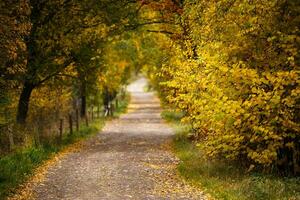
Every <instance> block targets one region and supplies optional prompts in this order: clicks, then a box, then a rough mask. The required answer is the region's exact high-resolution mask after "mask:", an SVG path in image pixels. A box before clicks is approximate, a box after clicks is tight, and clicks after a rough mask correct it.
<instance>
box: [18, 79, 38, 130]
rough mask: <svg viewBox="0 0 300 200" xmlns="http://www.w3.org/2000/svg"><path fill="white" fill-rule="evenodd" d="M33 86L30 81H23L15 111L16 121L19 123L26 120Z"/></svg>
mask: <svg viewBox="0 0 300 200" xmlns="http://www.w3.org/2000/svg"><path fill="white" fill-rule="evenodd" d="M34 87H35V86H34V85H33V84H32V83H29V82H28V81H25V83H24V86H23V89H22V92H21V95H20V98H19V104H18V111H17V123H19V124H24V123H25V122H26V118H27V114H28V107H29V101H30V96H31V93H32V90H33V89H34Z"/></svg>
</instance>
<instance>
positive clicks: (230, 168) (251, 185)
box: [162, 110, 300, 200]
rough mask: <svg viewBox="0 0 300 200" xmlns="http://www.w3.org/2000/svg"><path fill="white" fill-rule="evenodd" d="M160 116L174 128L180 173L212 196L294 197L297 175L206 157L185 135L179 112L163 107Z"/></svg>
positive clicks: (299, 190) (248, 199)
mask: <svg viewBox="0 0 300 200" xmlns="http://www.w3.org/2000/svg"><path fill="white" fill-rule="evenodd" d="M162 117H163V118H164V119H166V120H167V121H168V122H170V123H171V125H172V126H173V127H174V129H175V130H176V137H175V138H174V141H173V150H174V152H175V154H176V155H177V157H178V158H179V159H180V160H181V162H180V164H179V165H178V171H179V173H180V175H181V176H182V177H183V178H184V179H186V180H187V181H188V182H190V183H192V184H193V185H196V186H199V187H201V188H202V189H204V190H205V191H206V192H208V193H209V194H210V195H211V196H212V197H213V198H215V199H225V200H256V199H257V200H279V199H280V200H284V199H285V200H298V199H300V179H299V177H298V178H295V177H279V176H276V175H268V174H262V173H247V172H246V170H245V169H242V168H241V167H240V166H239V165H238V164H236V163H235V164H234V163H229V162H226V161H220V160H208V159H206V158H205V156H204V154H203V153H202V152H201V151H200V150H199V149H198V148H197V147H196V145H195V144H194V143H193V142H191V141H190V140H189V139H187V135H188V133H189V132H190V127H189V126H186V125H182V124H181V123H180V118H181V117H182V114H181V113H178V112H174V111H172V110H165V111H164V112H163V113H162Z"/></svg>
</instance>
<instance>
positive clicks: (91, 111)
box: [91, 106, 94, 121]
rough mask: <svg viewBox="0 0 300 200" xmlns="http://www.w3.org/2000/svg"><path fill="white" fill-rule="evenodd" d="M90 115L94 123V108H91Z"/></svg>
mask: <svg viewBox="0 0 300 200" xmlns="http://www.w3.org/2000/svg"><path fill="white" fill-rule="evenodd" d="M91 112H92V113H91V114H92V121H94V106H92V111H91Z"/></svg>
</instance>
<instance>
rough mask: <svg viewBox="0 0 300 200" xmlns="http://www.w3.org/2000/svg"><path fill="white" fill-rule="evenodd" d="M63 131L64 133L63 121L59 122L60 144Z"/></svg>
mask: <svg viewBox="0 0 300 200" xmlns="http://www.w3.org/2000/svg"><path fill="white" fill-rule="evenodd" d="M63 131H64V119H60V120H59V138H58V141H59V143H60V144H61V143H62V139H63Z"/></svg>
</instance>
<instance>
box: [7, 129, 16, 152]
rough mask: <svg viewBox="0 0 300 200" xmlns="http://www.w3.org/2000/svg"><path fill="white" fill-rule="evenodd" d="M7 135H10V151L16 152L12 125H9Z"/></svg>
mask: <svg viewBox="0 0 300 200" xmlns="http://www.w3.org/2000/svg"><path fill="white" fill-rule="evenodd" d="M7 134H8V139H9V149H10V151H12V150H14V148H15V142H14V136H13V132H12V128H11V125H10V124H9V125H7Z"/></svg>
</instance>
